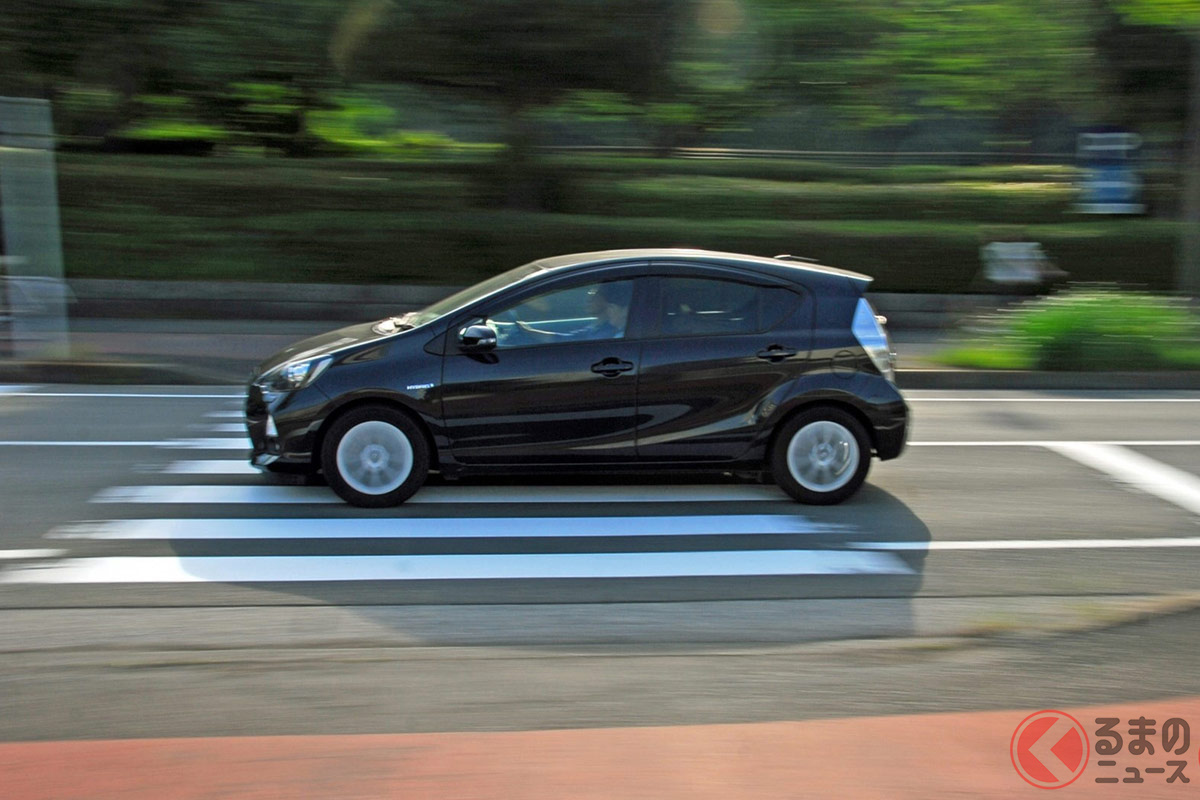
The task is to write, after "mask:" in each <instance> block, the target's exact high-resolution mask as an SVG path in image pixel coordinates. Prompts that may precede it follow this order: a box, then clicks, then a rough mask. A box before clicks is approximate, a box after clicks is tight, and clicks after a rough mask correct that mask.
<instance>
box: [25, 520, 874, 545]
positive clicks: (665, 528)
mask: <svg viewBox="0 0 1200 800" xmlns="http://www.w3.org/2000/svg"><path fill="white" fill-rule="evenodd" d="M849 530H854V529H853V528H851V527H850V526H846V525H838V524H832V523H826V522H817V521H815V520H811V519H808V518H807V517H802V516H799V515H794V514H721V515H694V516H677V517H461V518H453V517H450V518H448V517H429V518H400V519H380V518H366V519H221V520H211V519H137V520H105V521H100V522H84V523H78V524H74V525H65V526H62V527H60V528H55V529H54V530H53V531H51V532H50V533H48V534H46V538H48V539H100V540H180V539H184V540H200V539H202V540H214V541H215V540H236V539H467V538H477V537H483V538H487V539H497V538H558V539H573V538H586V537H596V536H703V535H714V534H718V535H753V534H832V533H845V532H847V531H849Z"/></svg>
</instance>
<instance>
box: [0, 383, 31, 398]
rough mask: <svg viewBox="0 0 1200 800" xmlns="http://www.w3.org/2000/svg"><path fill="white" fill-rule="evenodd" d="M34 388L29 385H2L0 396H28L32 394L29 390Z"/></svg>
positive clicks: (0, 386)
mask: <svg viewBox="0 0 1200 800" xmlns="http://www.w3.org/2000/svg"><path fill="white" fill-rule="evenodd" d="M35 388H37V387H35V386H32V385H29V384H12V383H8V384H2V385H0V394H15V395H28V394H32V392H31V391H30V390H31V389H35Z"/></svg>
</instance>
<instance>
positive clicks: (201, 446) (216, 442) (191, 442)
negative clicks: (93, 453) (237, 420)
mask: <svg viewBox="0 0 1200 800" xmlns="http://www.w3.org/2000/svg"><path fill="white" fill-rule="evenodd" d="M0 447H163V448H167V449H174V450H249V449H250V448H251V447H252V445H251V443H250V439H249V438H245V439H165V440H159V441H153V442H139V441H107V442H103V441H90V440H75V441H23V440H17V439H10V440H4V441H0Z"/></svg>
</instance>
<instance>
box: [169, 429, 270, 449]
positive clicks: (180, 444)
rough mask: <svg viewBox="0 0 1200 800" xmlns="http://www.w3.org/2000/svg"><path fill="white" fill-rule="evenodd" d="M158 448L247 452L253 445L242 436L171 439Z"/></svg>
mask: <svg viewBox="0 0 1200 800" xmlns="http://www.w3.org/2000/svg"><path fill="white" fill-rule="evenodd" d="M242 430H243V431H244V430H245V428H244V427H243V428H242ZM158 446H159V447H170V448H174V449H176V450H249V449H250V448H251V447H253V446H254V445H253V444H252V443H251V441H250V437H249V436H242V437H238V438H236V439H172V440H170V441H166V442H159V445H158Z"/></svg>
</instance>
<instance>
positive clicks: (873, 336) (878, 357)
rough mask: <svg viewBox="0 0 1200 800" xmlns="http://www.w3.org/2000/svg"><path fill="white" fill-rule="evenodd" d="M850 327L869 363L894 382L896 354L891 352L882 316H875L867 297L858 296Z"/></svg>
mask: <svg viewBox="0 0 1200 800" xmlns="http://www.w3.org/2000/svg"><path fill="white" fill-rule="evenodd" d="M850 329H851V330H852V331H854V338H856V339H858V343H859V344H861V345H862V347H863V350H866V351H867V355H868V356H870V357H871V363H873V364H874V365H875V368H876V369H877V370H879V373H880V374H881V375H883V377H885V378H887V379H888V380H889V381H891V382H892V383H895V382H896V354H895V353H893V352H892V345H891V342H889V341H888V335H887V329H886V328H884V327H883V317H880V316H876V314H875V309H873V308H871V304H870V303H869V302H867V298H865V297H860V298H858V306H857V307H856V308H855V309H854V322H853V323H851V325H850Z"/></svg>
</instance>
